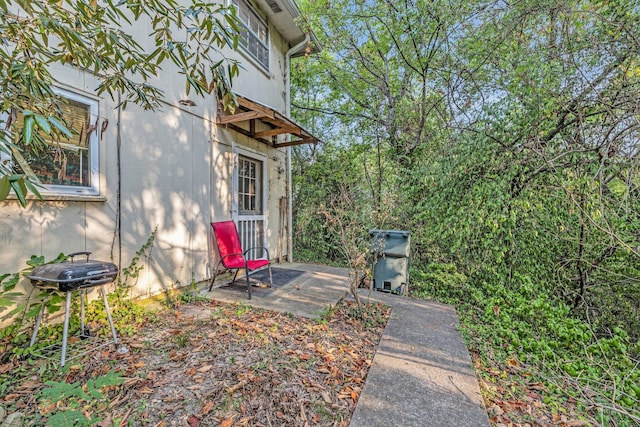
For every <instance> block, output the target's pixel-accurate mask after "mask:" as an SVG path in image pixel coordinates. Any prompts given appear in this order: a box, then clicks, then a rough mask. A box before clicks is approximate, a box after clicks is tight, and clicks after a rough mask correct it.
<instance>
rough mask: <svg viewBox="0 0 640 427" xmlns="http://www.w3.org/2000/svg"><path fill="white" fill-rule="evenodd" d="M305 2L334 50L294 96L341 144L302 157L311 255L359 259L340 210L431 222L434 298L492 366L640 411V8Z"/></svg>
mask: <svg viewBox="0 0 640 427" xmlns="http://www.w3.org/2000/svg"><path fill="white" fill-rule="evenodd" d="M301 3H302V4H303V8H304V9H305V11H306V13H308V16H309V19H310V21H311V22H312V25H313V28H314V29H321V30H316V31H317V34H318V37H319V39H320V42H321V43H322V45H323V48H324V50H323V52H322V53H321V54H320V56H318V57H317V58H308V59H307V60H306V61H301V62H299V63H298V64H296V69H295V75H294V78H295V80H294V83H295V84H296V92H297V98H296V99H295V100H294V104H295V105H296V106H297V107H298V111H300V112H301V114H300V116H299V120H301V121H306V123H307V124H308V126H309V127H310V128H311V129H313V131H314V132H315V133H317V134H318V135H319V136H320V137H321V138H322V139H323V140H324V141H326V144H325V145H324V146H323V147H321V148H319V149H317V150H314V151H310V150H308V149H299V150H298V151H297V152H296V156H295V157H294V160H295V162H294V173H295V180H296V181H295V184H296V187H295V190H294V197H295V203H294V206H296V210H295V212H294V214H295V235H294V246H295V248H296V250H297V253H298V254H301V255H303V256H304V257H306V258H308V259H315V260H321V261H324V260H331V261H333V262H340V261H341V260H344V253H345V251H344V250H343V249H341V246H342V243H341V239H340V233H336V229H335V227H332V226H331V223H330V222H327V220H326V219H327V218H335V217H340V218H343V220H342V222H343V223H348V224H351V225H352V227H353V228H355V229H356V231H357V232H352V234H354V235H357V234H358V233H360V235H362V236H367V230H368V229H369V228H373V227H375V228H398V229H408V230H411V232H412V248H411V249H412V263H413V265H414V268H413V271H412V277H411V279H412V288H413V292H414V295H416V296H421V297H434V298H437V299H440V300H442V301H446V302H449V303H453V304H455V305H456V306H457V307H458V310H459V313H460V315H461V318H462V321H463V324H464V327H465V329H466V331H467V333H468V336H469V344H470V347H471V349H472V350H473V351H475V352H478V354H479V355H480V357H481V358H482V360H483V363H485V364H498V365H499V364H501V363H502V364H506V363H507V361H509V360H510V361H513V360H518V361H519V363H524V364H526V365H527V366H529V367H531V369H533V370H534V371H535V372H536V375H540V376H542V377H543V378H544V379H545V381H546V384H547V391H548V393H549V395H550V396H556V397H557V396H565V397H566V395H570V396H571V398H573V399H577V400H578V401H579V402H581V404H582V405H583V406H582V409H583V410H584V416H585V417H591V419H592V420H594V419H595V420H597V421H598V422H600V423H610V424H612V425H627V424H631V423H636V422H640V412H639V409H638V408H640V404H638V402H639V400H640V388H639V387H638V385H639V384H640V367H639V365H638V364H639V363H640V362H639V360H640V343H639V340H640V271H639V267H638V265H639V264H638V261H639V260H640V216H639V208H640V198H639V196H640V193H639V192H640V187H639V185H640V176H639V175H638V138H639V136H640V135H639V133H638V130H639V129H640V120H639V115H640V104H639V98H638V95H637V94H638V93H639V88H640V54H639V52H640V42H639V40H640V7H639V5H638V4H637V3H635V2H623V1H598V2H586V1H574V0H564V1H560V2H556V1H554V2H541V1H523V2H517V3H513V4H511V3H504V2H500V1H483V0H478V1H474V2H468V1H460V2H458V3H456V2H455V1H454V2H453V3H456V4H453V5H452V4H451V3H452V2H449V1H448V2H438V1H436V2H426V1H421V0H406V1H404V2H401V3H402V4H397V2H391V1H382V0H380V1H377V2H365V3H364V4H360V5H354V4H353V2H348V1H341V0H338V1H331V2H329V1H323V2H311V1H309V2H301ZM345 199H347V200H350V205H349V206H350V209H344V203H337V201H340V200H345ZM360 243H361V251H362V252H366V247H365V246H366V238H363V239H361V242H360ZM558 378H563V379H562V381H559V380H558ZM560 383H561V384H560ZM585 390H586V391H585ZM558 410H559V411H561V410H562V408H561V405H558Z"/></svg>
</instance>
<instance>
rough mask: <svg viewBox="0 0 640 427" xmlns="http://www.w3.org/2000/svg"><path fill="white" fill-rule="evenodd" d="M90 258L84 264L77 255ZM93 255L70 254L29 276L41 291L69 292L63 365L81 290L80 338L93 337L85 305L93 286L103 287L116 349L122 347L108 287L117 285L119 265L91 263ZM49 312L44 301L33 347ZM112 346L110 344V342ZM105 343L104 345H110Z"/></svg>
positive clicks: (63, 339)
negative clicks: (74, 301) (75, 302)
mask: <svg viewBox="0 0 640 427" xmlns="http://www.w3.org/2000/svg"><path fill="white" fill-rule="evenodd" d="M83 255H84V256H86V259H85V260H83V261H77V260H75V257H77V256H83ZM89 255H91V252H75V253H72V254H69V255H68V257H69V260H67V261H64V262H61V263H56V264H46V265H41V266H39V267H36V268H34V269H33V271H32V272H31V274H29V275H28V276H27V277H28V278H29V279H30V280H31V284H32V285H33V286H34V287H36V288H40V289H53V290H56V291H59V292H66V293H67V298H66V305H65V315H64V331H63V335H62V356H61V359H60V363H61V365H62V366H64V364H65V362H66V356H67V341H68V339H67V338H68V337H67V335H68V332H69V313H70V311H71V295H72V294H73V292H74V291H80V334H81V335H80V337H81V338H89V336H90V334H89V333H88V332H87V329H85V325H84V305H85V300H86V298H87V291H88V290H90V289H91V288H93V287H97V286H99V287H100V291H101V293H102V299H103V301H104V307H105V311H106V312H107V318H108V319H109V326H111V334H112V335H113V342H114V344H115V346H116V349H118V347H119V343H118V337H117V335H116V329H115V328H114V326H113V320H112V318H111V312H110V311H109V303H108V302H107V293H106V291H105V290H104V285H105V284H107V283H111V282H113V281H114V280H115V279H116V277H117V276H118V267H116V265H115V264H112V263H110V262H105V261H97V260H89ZM44 310H45V301H43V302H42V307H41V308H40V313H39V314H38V318H37V320H36V326H35V329H34V331H33V336H32V337H31V346H33V345H34V344H35V343H36V338H37V336H38V329H39V328H40V323H41V322H42V316H43V314H44ZM108 344H110V342H109V343H108ZM108 344H103V345H108Z"/></svg>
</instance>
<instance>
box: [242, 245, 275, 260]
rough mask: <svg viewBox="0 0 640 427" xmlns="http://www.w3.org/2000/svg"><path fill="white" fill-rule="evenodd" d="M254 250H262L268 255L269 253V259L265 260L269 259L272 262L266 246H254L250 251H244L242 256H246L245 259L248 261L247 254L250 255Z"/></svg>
mask: <svg viewBox="0 0 640 427" xmlns="http://www.w3.org/2000/svg"><path fill="white" fill-rule="evenodd" d="M254 249H262V250H263V251H264V252H266V253H267V257H266V258H265V259H267V260H270V259H271V258H269V249H267V247H266V246H254V247H252V248H249V249H247V250H246V251H244V253H243V254H242V256H244V257H245V259H246V258H247V254H248V253H249V252H251V251H252V250H254Z"/></svg>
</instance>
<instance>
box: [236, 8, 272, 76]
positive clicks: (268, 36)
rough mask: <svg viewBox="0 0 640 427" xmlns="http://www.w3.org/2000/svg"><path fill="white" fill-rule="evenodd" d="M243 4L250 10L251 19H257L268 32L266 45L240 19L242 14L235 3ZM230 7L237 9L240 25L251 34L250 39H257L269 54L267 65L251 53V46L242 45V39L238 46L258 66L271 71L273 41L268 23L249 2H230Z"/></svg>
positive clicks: (239, 40)
mask: <svg viewBox="0 0 640 427" xmlns="http://www.w3.org/2000/svg"><path fill="white" fill-rule="evenodd" d="M240 2H242V3H243V4H244V5H245V6H246V7H247V9H249V12H250V13H251V17H252V18H255V19H256V20H257V21H258V22H259V23H260V24H262V25H264V28H265V30H266V33H267V41H266V43H265V42H263V41H262V40H260V37H258V35H257V34H256V33H254V32H253V30H251V28H250V27H249V26H248V25H247V23H246V22H244V21H243V20H242V18H241V17H240V12H239V11H238V6H237V5H236V4H235V3H240ZM229 5H230V6H233V7H235V8H236V15H237V17H238V19H239V21H240V25H242V27H243V28H244V29H245V30H246V31H248V32H249V35H250V37H253V38H255V40H256V42H257V43H259V44H260V45H261V46H262V47H263V48H264V49H265V50H266V53H267V58H266V63H264V62H262V61H261V60H260V58H259V57H258V56H256V55H255V54H254V53H253V52H251V50H250V49H249V46H245V45H244V44H242V38H241V37H239V39H238V46H240V47H241V48H242V51H243V52H245V53H246V54H247V55H248V56H249V57H250V58H251V60H252V61H254V62H255V63H256V64H258V65H259V66H260V67H262V68H263V69H264V70H266V71H269V63H270V61H271V49H270V46H269V44H270V41H271V34H270V32H269V25H268V24H267V23H266V21H265V20H264V19H262V17H261V16H260V14H258V12H256V10H255V8H254V7H253V6H252V5H251V3H250V2H249V1H247V0H229Z"/></svg>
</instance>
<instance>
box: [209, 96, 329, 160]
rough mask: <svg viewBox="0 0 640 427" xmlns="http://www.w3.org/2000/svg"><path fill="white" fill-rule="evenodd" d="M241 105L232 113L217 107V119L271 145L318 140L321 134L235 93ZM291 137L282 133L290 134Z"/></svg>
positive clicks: (295, 143) (230, 127)
mask: <svg viewBox="0 0 640 427" xmlns="http://www.w3.org/2000/svg"><path fill="white" fill-rule="evenodd" d="M236 98H237V100H238V108H237V109H236V110H235V111H234V112H233V113H225V111H223V109H222V107H220V108H219V110H218V116H217V120H216V123H217V124H218V125H224V126H226V127H228V128H229V129H233V130H235V131H236V132H239V133H241V134H243V135H246V136H248V137H250V138H253V139H255V140H257V141H260V142H263V143H265V144H267V145H269V146H271V147H275V148H279V147H288V146H291V145H300V144H317V143H318V142H320V141H319V140H318V138H316V137H315V136H313V135H311V133H309V132H308V131H306V130H305V129H304V128H302V127H301V126H300V125H298V124H297V123H295V122H294V121H292V120H291V119H289V118H288V117H286V116H285V115H283V114H282V113H279V112H278V111H276V110H274V109H273V108H271V107H267V106H266V105H262V104H260V103H258V102H256V101H252V100H250V99H249V98H245V97H244V96H240V95H236ZM287 134H289V135H290V136H291V137H290V138H286V136H285V137H280V138H278V136H279V135H287Z"/></svg>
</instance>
